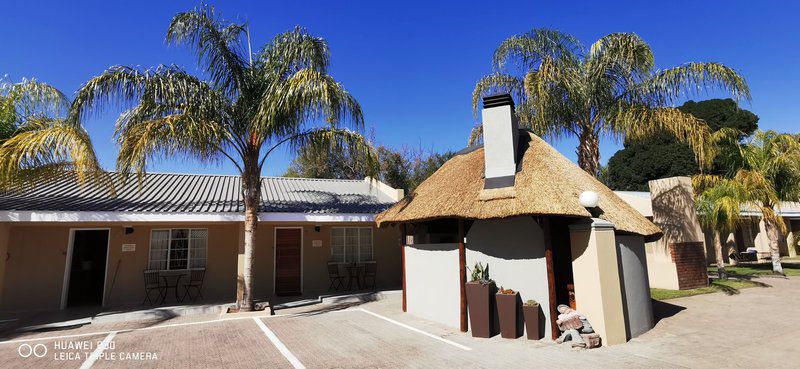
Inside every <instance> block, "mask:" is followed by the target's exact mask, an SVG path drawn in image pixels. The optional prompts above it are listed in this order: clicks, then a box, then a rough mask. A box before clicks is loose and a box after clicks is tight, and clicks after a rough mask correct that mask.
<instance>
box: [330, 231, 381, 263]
mask: <svg viewBox="0 0 800 369" xmlns="http://www.w3.org/2000/svg"><path fill="white" fill-rule="evenodd" d="M335 229H359V230H361V229H369V230H370V234H369V235H370V237H369V242H370V246H371V248H370V255H369V259H370V260H361V232H360V231H359V235H358V245H356V249H357V250H358V251H357V252H356V255H357V257H356V262H357V263H374V262H375V228H374V227H357V226H352V227H346V226H342V227H331V234H330V237H331V241H330V242H331V257H330V258H331V259H333V246H334V245H333V230H335ZM346 240H347V237H345V241H346ZM343 247H344V253H343V254H342V255H343V257H342V261H334V262H333V263H335V264H350V263H352V262H348V261H347V245H346V244H345V245H343Z"/></svg>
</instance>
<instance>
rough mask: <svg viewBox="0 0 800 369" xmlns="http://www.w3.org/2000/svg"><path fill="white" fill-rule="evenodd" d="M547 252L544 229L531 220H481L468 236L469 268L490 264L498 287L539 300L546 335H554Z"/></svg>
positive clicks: (523, 297) (517, 218)
mask: <svg viewBox="0 0 800 369" xmlns="http://www.w3.org/2000/svg"><path fill="white" fill-rule="evenodd" d="M544 249H545V247H544V236H543V233H542V229H541V228H540V227H539V225H538V224H537V223H536V222H535V221H534V220H533V218H531V217H514V218H508V219H497V220H477V221H475V223H474V224H473V225H472V228H470V229H469V232H468V233H467V267H468V268H472V266H474V265H475V263H476V262H481V263H483V264H484V265H485V264H488V265H489V274H490V277H491V278H492V279H493V280H494V281H495V283H497V287H498V288H499V287H500V286H502V287H505V288H510V289H513V290H515V291H519V293H520V297H521V298H522V301H523V302H524V301H526V300H529V299H533V300H536V301H538V302H539V304H540V305H541V307H542V312H543V314H544V317H545V318H544V320H545V327H544V332H550V312H549V308H548V306H549V293H548V290H547V264H546V262H545V258H544ZM455 260H456V262H457V258H456V259H455ZM467 278H468V279H469V275H468V276H467ZM457 292H458V291H456V293H457ZM457 307H458V306H456V312H458V309H457ZM456 316H457V314H456Z"/></svg>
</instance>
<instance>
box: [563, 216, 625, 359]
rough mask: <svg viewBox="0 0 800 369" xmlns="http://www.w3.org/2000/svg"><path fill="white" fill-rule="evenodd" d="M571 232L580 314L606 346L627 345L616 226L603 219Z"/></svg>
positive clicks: (572, 228)
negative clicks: (615, 233)
mask: <svg viewBox="0 0 800 369" xmlns="http://www.w3.org/2000/svg"><path fill="white" fill-rule="evenodd" d="M569 228H570V232H569V233H570V244H571V250H572V274H573V279H574V282H575V301H576V304H577V308H578V309H577V310H578V311H580V312H581V313H583V314H584V315H585V316H586V318H587V319H588V320H589V323H591V324H592V327H594V330H595V332H597V333H598V334H599V335H600V337H602V339H603V344H605V345H614V344H618V343H625V341H626V340H627V334H626V331H625V313H624V310H623V307H622V288H621V284H620V279H619V278H620V277H619V275H620V270H619V265H618V262H617V260H618V259H617V242H616V237H615V235H614V225H613V224H611V223H609V222H607V221H605V220H602V219H591V220H583V221H580V222H578V223H576V224H572V225H570V226H569ZM556 273H558V271H556Z"/></svg>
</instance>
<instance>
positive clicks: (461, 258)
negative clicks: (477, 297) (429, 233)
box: [458, 219, 467, 332]
mask: <svg viewBox="0 0 800 369" xmlns="http://www.w3.org/2000/svg"><path fill="white" fill-rule="evenodd" d="M458 281H459V283H458V284H459V286H458V287H459V290H460V291H461V304H460V307H459V308H460V309H461V310H460V319H461V321H460V323H461V331H462V332H466V331H467V287H466V286H465V284H466V283H467V247H466V245H465V244H464V220H463V219H459V220H458Z"/></svg>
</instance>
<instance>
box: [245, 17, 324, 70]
mask: <svg viewBox="0 0 800 369" xmlns="http://www.w3.org/2000/svg"><path fill="white" fill-rule="evenodd" d="M258 59H259V60H260V62H261V63H262V64H263V66H260V67H259V69H261V72H262V73H264V72H266V73H269V74H272V75H274V76H277V77H278V78H280V79H285V78H288V77H290V76H291V74H292V73H294V72H295V71H297V70H300V69H305V68H309V69H312V70H314V71H317V72H320V73H327V70H328V66H329V65H330V50H329V49H328V43H327V42H326V41H325V40H324V39H322V38H321V37H315V36H313V35H311V34H309V33H308V31H307V30H306V29H304V28H301V27H295V28H294V29H293V30H291V31H288V32H284V33H281V34H278V35H276V36H275V38H273V39H272V41H271V42H270V43H268V44H267V45H266V46H264V48H263V49H262V50H261V52H260V53H259V58H258Z"/></svg>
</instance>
